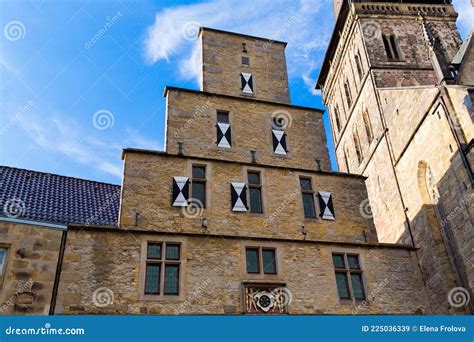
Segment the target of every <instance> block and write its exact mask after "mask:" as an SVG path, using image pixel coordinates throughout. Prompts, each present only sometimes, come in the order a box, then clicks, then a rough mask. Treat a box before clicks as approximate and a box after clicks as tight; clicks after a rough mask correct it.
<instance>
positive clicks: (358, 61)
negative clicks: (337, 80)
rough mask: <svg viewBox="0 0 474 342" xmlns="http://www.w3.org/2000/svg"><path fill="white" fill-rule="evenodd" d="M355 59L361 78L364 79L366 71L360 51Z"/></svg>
mask: <svg viewBox="0 0 474 342" xmlns="http://www.w3.org/2000/svg"><path fill="white" fill-rule="evenodd" d="M354 59H355V63H356V68H357V73H358V74H359V80H362V77H363V76H364V71H363V70H362V62H361V60H360V55H359V53H357V54H356V55H355V57H354Z"/></svg>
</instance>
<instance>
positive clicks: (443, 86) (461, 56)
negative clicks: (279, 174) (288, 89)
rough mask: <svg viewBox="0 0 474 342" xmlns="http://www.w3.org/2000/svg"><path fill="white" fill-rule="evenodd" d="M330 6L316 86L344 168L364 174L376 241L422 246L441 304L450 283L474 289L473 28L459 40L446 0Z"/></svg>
mask: <svg viewBox="0 0 474 342" xmlns="http://www.w3.org/2000/svg"><path fill="white" fill-rule="evenodd" d="M334 5H335V13H336V15H337V19H336V27H335V30H334V33H333V36H332V38H331V41H330V44H329V47H328V50H327V53H326V56H325V59H324V62H323V66H322V69H321V73H320V75H319V79H318V81H317V86H316V87H317V88H319V89H321V90H322V95H323V101H324V104H326V105H327V107H328V110H329V115H330V122H331V126H332V133H333V139H334V145H335V149H336V156H337V161H338V165H339V170H341V171H343V172H351V173H355V174H360V175H364V176H366V177H368V178H367V181H366V185H367V191H368V195H369V200H370V206H371V211H370V210H367V212H368V214H371V215H372V214H373V218H374V223H375V226H376V229H377V234H378V237H379V240H380V241H381V242H386V243H407V244H412V245H414V246H416V247H417V248H418V250H417V252H416V253H417V257H418V260H419V265H420V268H421V272H422V274H423V281H424V283H425V286H426V288H427V291H428V297H429V301H430V303H431V305H432V307H433V309H434V312H444V310H445V309H446V307H448V306H449V303H448V301H447V300H448V296H447V294H448V293H449V291H450V290H451V289H452V288H454V287H462V288H464V289H466V293H470V296H471V298H472V293H473V288H474V227H473V213H474V208H473V197H474V193H473V181H472V169H473V161H474V159H473V156H474V152H473V149H472V146H473V137H474V126H473V118H474V105H473V101H474V78H473V77H474V56H473V51H474V50H473V48H472V46H473V43H472V32H471V33H470V34H469V37H468V38H467V40H466V41H465V42H464V43H463V42H462V40H461V38H460V35H459V32H458V31H457V29H456V25H455V21H456V18H457V13H456V12H455V11H454V9H453V6H452V5H451V4H450V1H385V2H374V1H352V2H349V1H335V2H334ZM470 310H471V312H472V310H473V308H472V305H471V307H470Z"/></svg>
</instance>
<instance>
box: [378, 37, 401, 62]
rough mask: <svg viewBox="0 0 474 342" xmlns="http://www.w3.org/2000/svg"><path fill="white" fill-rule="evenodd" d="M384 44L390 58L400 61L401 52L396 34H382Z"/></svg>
mask: <svg viewBox="0 0 474 342" xmlns="http://www.w3.org/2000/svg"><path fill="white" fill-rule="evenodd" d="M382 40H383V46H384V47H385V53H386V54H387V58H388V60H391V61H398V60H400V53H399V49H398V43H397V38H396V37H395V35H393V34H391V35H386V34H384V35H382Z"/></svg>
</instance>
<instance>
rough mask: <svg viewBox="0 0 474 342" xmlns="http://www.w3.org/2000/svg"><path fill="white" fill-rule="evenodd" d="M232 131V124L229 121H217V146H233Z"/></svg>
mask: <svg viewBox="0 0 474 342" xmlns="http://www.w3.org/2000/svg"><path fill="white" fill-rule="evenodd" d="M231 141H232V137H231V133H230V124H228V123H222V122H218V123H217V146H219V147H226V148H231Z"/></svg>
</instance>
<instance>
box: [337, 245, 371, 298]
mask: <svg viewBox="0 0 474 342" xmlns="http://www.w3.org/2000/svg"><path fill="white" fill-rule="evenodd" d="M332 262H333V265H334V270H335V273H336V284H337V292H338V294H339V298H341V299H356V300H363V299H365V290H364V282H363V280H362V270H361V267H360V263H359V256H358V255H356V254H346V253H333V255H332Z"/></svg>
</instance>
